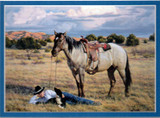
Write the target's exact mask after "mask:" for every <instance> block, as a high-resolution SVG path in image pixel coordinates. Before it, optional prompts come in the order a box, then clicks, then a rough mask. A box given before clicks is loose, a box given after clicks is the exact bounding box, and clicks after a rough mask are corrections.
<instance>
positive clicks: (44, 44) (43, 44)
mask: <svg viewBox="0 0 160 118" xmlns="http://www.w3.org/2000/svg"><path fill="white" fill-rule="evenodd" d="M39 43H40V44H41V45H42V46H46V45H47V42H46V41H44V40H40V41H39Z"/></svg>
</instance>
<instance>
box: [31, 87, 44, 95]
mask: <svg viewBox="0 0 160 118" xmlns="http://www.w3.org/2000/svg"><path fill="white" fill-rule="evenodd" d="M44 88H45V87H43V88H41V87H40V86H36V87H35V90H34V92H33V94H34V95H36V94H39V93H41V92H42V91H43V90H44Z"/></svg>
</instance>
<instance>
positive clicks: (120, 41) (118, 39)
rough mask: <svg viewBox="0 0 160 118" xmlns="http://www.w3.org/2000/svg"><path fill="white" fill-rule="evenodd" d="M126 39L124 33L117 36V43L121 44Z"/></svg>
mask: <svg viewBox="0 0 160 118" xmlns="http://www.w3.org/2000/svg"><path fill="white" fill-rule="evenodd" d="M124 41H125V37H124V36H123V35H119V36H117V39H116V43H118V44H120V43H123V42H124Z"/></svg>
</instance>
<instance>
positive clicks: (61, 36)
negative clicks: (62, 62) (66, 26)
mask: <svg viewBox="0 0 160 118" xmlns="http://www.w3.org/2000/svg"><path fill="white" fill-rule="evenodd" d="M54 34H55V39H54V46H53V49H52V55H53V56H54V57H56V56H57V55H58V53H59V52H60V51H61V50H63V49H64V43H65V36H66V34H67V33H66V32H65V33H57V32H56V31H54Z"/></svg>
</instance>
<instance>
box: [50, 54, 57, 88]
mask: <svg viewBox="0 0 160 118" xmlns="http://www.w3.org/2000/svg"><path fill="white" fill-rule="evenodd" d="M52 70H53V68H52V56H51V72H50V79H49V88H50V86H51V80H52ZM56 77H57V58H56V60H55V77H54V80H55V83H54V86H56Z"/></svg>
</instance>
